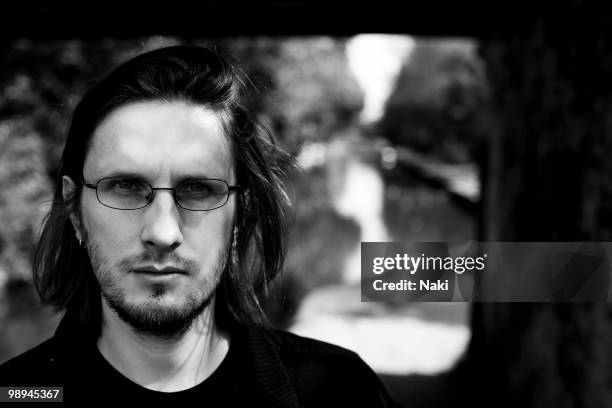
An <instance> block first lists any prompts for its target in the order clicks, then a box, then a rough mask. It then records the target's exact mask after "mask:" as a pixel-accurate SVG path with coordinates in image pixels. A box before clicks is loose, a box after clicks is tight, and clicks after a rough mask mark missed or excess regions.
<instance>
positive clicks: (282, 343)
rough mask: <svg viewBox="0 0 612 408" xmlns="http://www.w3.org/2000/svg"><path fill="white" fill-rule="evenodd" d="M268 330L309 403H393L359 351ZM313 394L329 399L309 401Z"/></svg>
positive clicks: (300, 392)
mask: <svg viewBox="0 0 612 408" xmlns="http://www.w3.org/2000/svg"><path fill="white" fill-rule="evenodd" d="M265 331H266V335H267V336H268V338H269V339H270V341H271V342H272V343H273V345H274V347H275V348H276V350H277V352H278V354H279V356H280V358H281V361H282V362H283V366H284V367H285V369H286V371H287V374H288V375H289V377H290V378H291V380H292V381H293V382H294V383H295V384H296V386H297V387H296V388H297V390H298V392H299V394H300V398H301V399H302V400H303V401H305V402H306V405H307V406H310V405H312V406H317V405H318V406H321V405H326V406H328V405H329V406H334V405H335V406H373V407H375V406H393V404H392V403H391V399H390V397H389V394H388V392H387V390H386V388H385V387H384V385H383V384H382V383H381V381H380V379H379V378H378V376H377V375H376V374H375V373H374V371H373V370H372V369H371V368H370V367H369V366H368V365H367V364H366V363H365V362H364V361H363V360H362V359H361V357H359V355H358V354H357V353H355V352H353V351H351V350H348V349H346V348H343V347H340V346H337V345H334V344H330V343H326V342H323V341H319V340H315V339H311V338H307V337H302V336H298V335H296V334H293V333H289V332H286V331H281V330H271V329H267V330H265ZM313 398H316V399H318V398H325V400H324V401H309V400H311V399H313ZM308 402H310V404H309V403H308ZM364 404H365V405H364Z"/></svg>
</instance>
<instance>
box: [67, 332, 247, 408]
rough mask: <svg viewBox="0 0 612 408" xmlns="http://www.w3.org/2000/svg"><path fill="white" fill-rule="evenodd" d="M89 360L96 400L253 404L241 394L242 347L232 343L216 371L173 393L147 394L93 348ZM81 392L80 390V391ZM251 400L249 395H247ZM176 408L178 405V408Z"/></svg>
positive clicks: (243, 373)
mask: <svg viewBox="0 0 612 408" xmlns="http://www.w3.org/2000/svg"><path fill="white" fill-rule="evenodd" d="M89 353H90V355H89V356H85V358H87V359H88V360H89V362H90V364H91V365H90V367H91V371H90V373H91V374H95V377H96V378H97V384H96V387H95V388H97V389H98V390H99V391H100V392H102V393H103V394H100V398H101V399H102V400H105V401H109V400H111V401H116V402H125V401H134V402H156V403H179V404H180V403H188V402H191V403H192V402H202V406H207V407H210V406H212V407H214V406H227V407H240V406H253V405H252V403H253V401H250V402H249V401H248V398H249V395H248V394H249V393H248V392H245V391H246V390H247V389H248V388H249V385H250V382H249V378H248V374H247V373H248V372H249V370H248V368H247V367H245V364H246V362H247V360H246V358H245V354H246V353H245V351H244V349H243V347H242V344H240V342H239V341H238V340H237V339H236V340H234V339H232V341H231V342H230V347H229V350H228V352H227V354H226V356H225V358H224V359H223V361H222V362H221V364H220V365H219V367H217V369H216V370H215V371H214V372H213V373H212V374H211V375H210V376H209V377H208V378H206V379H205V380H204V381H202V382H201V383H200V384H198V385H196V386H195V387H192V388H190V389H186V390H183V391H177V392H160V391H153V390H149V389H147V388H145V387H142V386H140V385H138V384H136V383H135V382H133V381H131V380H130V379H128V378H127V377H125V376H124V375H123V374H121V373H120V372H119V371H117V370H116V369H115V368H114V367H113V366H112V365H110V363H108V361H106V359H105V358H104V357H103V356H102V354H101V353H100V351H99V350H98V348H97V346H96V345H95V344H93V345H92V347H90V348H89ZM80 391H84V390H80ZM70 394H71V390H70V387H68V388H64V401H66V402H70V401H71V399H72V398H71V396H70ZM250 396H251V397H252V396H253V394H251V395H250ZM74 397H75V399H79V400H80V399H81V398H82V397H85V396H84V395H78V396H77V395H75V396H74ZM89 397H90V398H88V400H90V401H95V400H96V397H95V396H93V395H90V396H89ZM179 406H180V405H179Z"/></svg>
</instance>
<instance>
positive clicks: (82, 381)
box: [0, 316, 396, 408]
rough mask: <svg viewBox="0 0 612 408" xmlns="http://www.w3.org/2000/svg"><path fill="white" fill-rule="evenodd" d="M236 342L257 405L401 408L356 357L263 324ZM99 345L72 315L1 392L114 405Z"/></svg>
mask: <svg viewBox="0 0 612 408" xmlns="http://www.w3.org/2000/svg"><path fill="white" fill-rule="evenodd" d="M236 336H238V337H237V338H239V339H240V342H238V344H242V345H243V346H242V347H243V348H244V350H243V351H244V352H243V353H242V355H244V356H246V358H245V359H246V360H248V361H245V362H244V365H245V370H246V369H247V367H248V370H249V371H248V372H249V373H250V374H249V382H250V383H251V385H252V386H251V387H250V389H248V390H245V393H247V395H248V397H249V398H248V399H249V400H251V401H252V402H253V403H252V404H250V405H251V406H266V407H287V408H290V407H296V408H297V407H332V406H333V407H392V406H396V405H395V404H394V403H393V402H392V400H391V398H390V397H389V394H388V393H387V391H386V389H385V388H384V386H383V385H382V383H381V382H380V380H379V379H378V377H377V376H376V374H375V373H374V372H373V371H372V370H371V369H370V368H369V367H368V366H367V365H366V364H365V363H364V362H363V361H362V360H361V358H359V356H358V355H357V354H355V353H354V352H352V351H349V350H346V349H344V348H341V347H338V346H334V345H331V344H328V343H324V342H320V341H316V340H312V339H307V338H304V337H300V336H296V335H294V334H291V333H287V332H283V331H278V330H270V329H265V328H262V327H259V326H242V325H236V327H235V329H233V331H232V341H234V338H236ZM94 341H95V340H93V339H92V337H91V336H90V335H88V332H87V330H86V329H85V328H84V326H82V325H80V324H79V323H78V322H76V321H75V320H73V319H70V318H68V316H65V317H64V318H63V319H62V322H61V323H60V325H59V327H58V329H57V331H56V333H55V335H54V336H53V337H52V338H50V339H49V340H47V341H45V342H43V343H42V344H40V345H38V346H37V347H35V348H33V349H31V350H29V351H27V352H25V353H23V354H21V355H19V356H17V357H15V358H13V359H12V360H9V361H8V362H6V363H5V364H3V365H1V366H0V386H56V387H57V386H63V387H64V395H65V396H66V395H67V393H70V392H72V394H73V401H74V400H75V399H81V398H83V399H87V400H88V401H93V400H97V401H103V400H105V399H106V398H108V399H109V400H112V399H113V398H111V397H110V395H112V390H104V379H103V378H102V379H95V375H96V373H95V372H94V373H92V372H91V371H92V370H91V367H90V365H88V362H87V361H86V360H87V359H86V358H85V357H84V356H86V355H87V351H86V347H90V348H91V346H92V342H94ZM75 392H76V395H78V397H74V395H75ZM64 400H65V401H66V402H70V401H69V400H68V399H66V398H65V399H64ZM114 400H115V401H117V399H116V398H115V399H114ZM256 401H257V402H256Z"/></svg>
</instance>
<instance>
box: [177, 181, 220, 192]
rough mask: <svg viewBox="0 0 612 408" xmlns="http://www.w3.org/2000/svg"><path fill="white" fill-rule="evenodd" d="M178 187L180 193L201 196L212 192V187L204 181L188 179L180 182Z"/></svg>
mask: <svg viewBox="0 0 612 408" xmlns="http://www.w3.org/2000/svg"><path fill="white" fill-rule="evenodd" d="M178 189H179V191H180V192H181V193H182V194H191V195H200V196H203V195H209V194H213V193H214V189H213V188H212V186H211V185H210V183H208V182H206V181H188V182H185V183H183V184H181V185H180V187H179V188H178Z"/></svg>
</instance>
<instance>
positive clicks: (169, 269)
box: [133, 265, 188, 275]
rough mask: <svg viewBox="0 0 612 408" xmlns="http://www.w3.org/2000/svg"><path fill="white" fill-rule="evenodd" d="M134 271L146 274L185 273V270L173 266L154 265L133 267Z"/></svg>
mask: <svg viewBox="0 0 612 408" xmlns="http://www.w3.org/2000/svg"><path fill="white" fill-rule="evenodd" d="M133 270H134V272H136V273H142V274H147V275H187V274H188V273H187V271H186V270H184V269H181V268H177V267H174V266H164V267H158V266H155V265H147V266H141V267H138V268H134V269H133Z"/></svg>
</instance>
